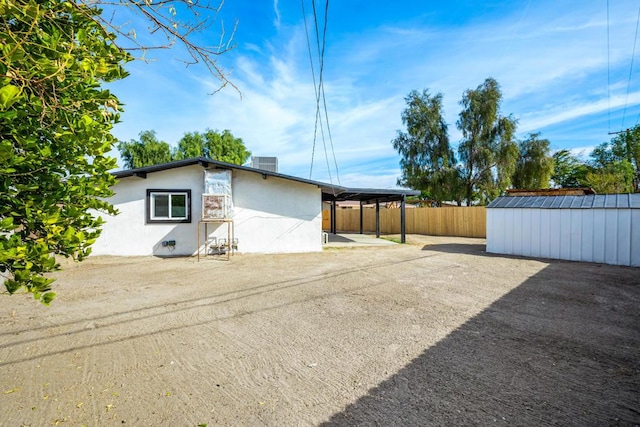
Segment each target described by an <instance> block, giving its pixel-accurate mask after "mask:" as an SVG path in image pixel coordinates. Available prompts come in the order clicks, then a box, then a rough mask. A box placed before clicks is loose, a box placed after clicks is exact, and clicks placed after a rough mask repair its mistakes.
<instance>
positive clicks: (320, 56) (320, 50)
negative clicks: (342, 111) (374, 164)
mask: <svg viewBox="0 0 640 427" xmlns="http://www.w3.org/2000/svg"><path fill="white" fill-rule="evenodd" d="M327 2H328V0H327ZM311 6H312V8H313V21H314V23H315V29H316V46H317V48H318V62H319V64H320V71H319V73H318V90H317V91H316V122H317V121H318V119H320V135H321V136H322V145H323V148H324V157H325V160H326V162H327V173H328V174H329V183H331V184H333V178H332V177H331V166H330V165H329V155H328V153H327V142H326V140H325V139H324V129H323V127H322V117H321V116H320V97H321V94H322V93H323V90H322V88H323V86H324V84H323V78H324V47H325V37H323V39H322V48H320V28H319V25H318V13H317V11H316V2H315V0H311ZM327 6H328V4H327ZM326 19H327V14H326V11H325V27H324V31H323V35H326V29H327V26H326V22H327V21H326Z"/></svg>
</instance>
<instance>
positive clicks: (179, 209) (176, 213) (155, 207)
mask: <svg viewBox="0 0 640 427" xmlns="http://www.w3.org/2000/svg"><path fill="white" fill-rule="evenodd" d="M182 222H191V190H167V189H149V190H147V223H182Z"/></svg>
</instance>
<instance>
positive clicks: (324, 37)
mask: <svg viewBox="0 0 640 427" xmlns="http://www.w3.org/2000/svg"><path fill="white" fill-rule="evenodd" d="M328 16H329V0H326V2H325V7H324V34H323V35H322V58H323V60H322V62H323V64H324V48H325V45H326V42H327V17H328ZM322 103H323V105H324V117H325V122H326V123H327V133H328V134H329V142H330V143H331V154H332V155H333V164H334V166H335V168H336V180H337V181H338V184H340V172H339V171H338V160H337V159H336V150H335V149H334V148H333V137H332V136H331V127H330V126H329V113H328V112H327V97H326V96H325V94H324V81H323V83H322ZM325 155H326V153H325Z"/></svg>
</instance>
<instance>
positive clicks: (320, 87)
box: [301, 0, 340, 184]
mask: <svg viewBox="0 0 640 427" xmlns="http://www.w3.org/2000/svg"><path fill="white" fill-rule="evenodd" d="M301 4H302V14H303V20H304V26H305V36H306V39H307V50H308V52H309V62H310V64H311V74H312V78H313V87H314V94H315V97H316V99H315V101H316V113H315V123H314V130H313V147H312V151H311V167H310V169H309V178H310V179H311V177H312V175H313V165H314V161H315V148H316V142H317V138H318V125H319V126H320V137H321V139H322V145H323V149H324V155H325V161H326V163H327V173H328V175H329V182H330V183H331V184H333V176H332V171H331V165H330V162H329V152H328V149H327V141H326V138H325V132H324V125H325V124H326V127H327V135H328V137H329V142H330V145H331V153H332V156H333V163H334V166H335V172H336V179H337V181H338V183H340V175H339V170H338V161H337V159H336V153H335V149H334V145H333V137H332V135H331V126H330V124H329V113H328V108H327V98H326V95H325V91H324V54H325V49H326V40H327V27H328V25H327V23H328V16H329V0H326V1H325V10H324V23H323V24H324V25H323V30H322V43H321V37H320V25H319V22H318V11H317V9H316V5H315V0H312V1H311V5H312V9H313V21H314V28H315V33H316V48H317V52H318V64H319V72H318V80H317V81H316V76H315V68H314V64H313V54H312V50H311V41H310V39H309V29H308V24H307V18H306V11H305V7H304V0H301ZM320 100H322V108H323V109H324V123H323V118H322V114H321V113H320Z"/></svg>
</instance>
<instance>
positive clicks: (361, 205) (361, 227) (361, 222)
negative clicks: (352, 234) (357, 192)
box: [360, 200, 364, 234]
mask: <svg viewBox="0 0 640 427" xmlns="http://www.w3.org/2000/svg"><path fill="white" fill-rule="evenodd" d="M363 206H364V205H363V204H362V200H360V234H362V229H363V226H362V225H363V223H364V221H363V219H362V208H363Z"/></svg>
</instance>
